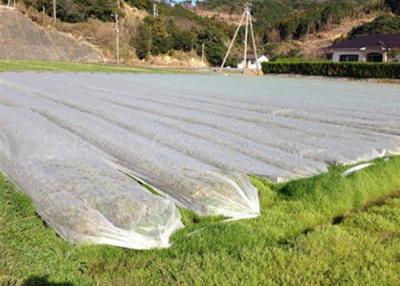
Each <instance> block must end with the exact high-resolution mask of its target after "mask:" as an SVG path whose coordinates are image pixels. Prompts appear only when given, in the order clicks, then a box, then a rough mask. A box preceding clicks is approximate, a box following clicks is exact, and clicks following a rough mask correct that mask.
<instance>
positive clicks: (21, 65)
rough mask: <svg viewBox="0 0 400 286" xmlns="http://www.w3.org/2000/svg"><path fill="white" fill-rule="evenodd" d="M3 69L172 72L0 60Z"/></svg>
mask: <svg viewBox="0 0 400 286" xmlns="http://www.w3.org/2000/svg"><path fill="white" fill-rule="evenodd" d="M4 71H54V72H107V73H138V72H140V73H143V72H145V73H165V72H168V73H171V72H172V73H174V72H184V71H178V70H171V69H168V70H166V69H158V68H139V67H129V66H123V65H110V64H108V65H105V64H82V63H73V62H46V61H16V60H0V72H4Z"/></svg>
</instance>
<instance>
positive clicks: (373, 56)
mask: <svg viewBox="0 0 400 286" xmlns="http://www.w3.org/2000/svg"><path fill="white" fill-rule="evenodd" d="M382 61H383V55H382V54H380V53H370V54H368V55H367V62H382Z"/></svg>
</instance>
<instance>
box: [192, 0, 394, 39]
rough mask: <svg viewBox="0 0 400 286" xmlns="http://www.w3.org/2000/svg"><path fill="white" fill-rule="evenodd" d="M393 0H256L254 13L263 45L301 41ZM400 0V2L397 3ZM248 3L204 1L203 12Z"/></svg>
mask: <svg viewBox="0 0 400 286" xmlns="http://www.w3.org/2000/svg"><path fill="white" fill-rule="evenodd" d="M391 1H393V0H389V1H388V0H253V1H251V3H252V11H253V15H254V17H255V19H256V23H255V26H256V29H257V32H258V34H261V35H263V39H262V40H263V42H267V41H277V40H290V39H299V38H301V37H304V36H307V35H308V34H309V33H313V32H318V31H319V30H321V29H325V28H327V27H328V28H329V26H330V25H332V24H338V23H340V22H341V21H342V20H343V19H344V18H348V17H358V16H359V15H362V14H368V13H371V12H373V11H377V10H379V11H383V10H385V9H388V5H389V4H390V3H389V2H391ZM395 1H397V0H395ZM247 2H248V1H247V0H204V1H201V2H199V5H198V6H199V8H200V9H206V10H207V9H208V10H219V11H224V12H227V13H241V12H242V11H243V7H244V5H245V4H246V3H247Z"/></svg>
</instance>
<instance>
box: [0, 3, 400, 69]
mask: <svg viewBox="0 0 400 286" xmlns="http://www.w3.org/2000/svg"><path fill="white" fill-rule="evenodd" d="M0 1H3V3H4V0H0ZM245 2H246V1H244V0H232V1H227V0H204V1H201V2H200V1H197V5H196V6H190V5H188V4H175V5H170V3H172V2H171V1H162V2H161V3H159V4H158V5H157V10H158V15H159V16H158V17H156V18H154V17H153V16H152V13H153V4H152V3H153V2H152V1H151V0H125V1H121V7H120V8H118V7H117V6H116V2H115V1H113V0H102V1H91V0H84V1H78V0H57V17H58V22H57V24H56V25H54V24H53V23H52V21H51V16H52V9H51V5H49V3H50V2H49V3H48V2H43V1H42V0H21V1H20V2H18V5H17V8H18V9H19V10H20V11H22V12H23V13H24V14H25V15H27V16H28V17H30V18H31V19H32V20H33V21H35V22H36V23H37V24H39V25H41V26H42V27H44V28H45V29H46V30H55V29H57V30H58V31H61V32H64V33H67V34H70V35H72V36H73V37H74V38H76V39H78V41H81V40H83V41H87V42H90V43H91V44H93V45H95V46H97V47H99V48H100V49H101V51H102V53H103V55H104V56H105V57H106V58H107V59H108V60H115V57H116V49H115V36H116V35H115V23H114V22H113V21H114V19H113V17H111V16H110V15H112V14H116V13H118V14H119V15H120V55H121V61H122V62H123V63H127V64H135V65H149V64H152V65H167V66H191V67H200V66H204V65H206V63H204V62H202V61H201V54H202V51H203V47H204V56H205V59H206V62H207V63H208V64H209V65H211V66H218V65H220V64H221V63H222V59H223V57H224V55H225V52H226V50H227V47H228V44H229V41H230V39H231V38H232V36H233V33H234V31H235V26H236V24H237V22H238V21H239V19H240V17H241V13H242V11H243V6H244V4H245ZM392 2H393V1H390V0H337V1H333V0H309V1H297V0H285V1H278V0H258V1H253V5H252V11H253V12H252V13H253V18H254V27H255V33H256V41H257V45H258V46H259V51H260V53H264V54H268V55H270V56H271V57H272V58H276V57H292V56H304V57H307V58H314V57H318V56H320V52H319V50H320V49H321V48H323V47H325V46H327V45H330V44H331V43H332V42H333V41H335V40H337V39H338V38H344V37H347V36H348V34H349V33H351V32H352V31H353V29H354V28H355V27H359V26H362V25H363V24H368V23H370V22H371V21H372V20H374V19H375V18H376V17H378V16H380V15H384V14H385V13H388V11H389V10H390V9H391V10H392V11H393V12H396V11H398V8H397V6H395V5H394V6H393V3H392ZM362 27H363V26H362ZM366 29H367V31H368V29H371V28H368V26H367V27H366ZM239 37H240V38H243V37H244V27H242V29H241V30H240V32H239ZM39 50H40V49H39ZM242 50H243V43H241V42H240V41H238V42H237V43H235V45H234V47H233V50H232V57H231V58H229V59H228V62H227V65H230V66H235V65H236V60H235V58H236V56H237V55H239V54H240V53H242ZM250 52H252V51H251V50H250ZM36 59H41V58H40V57H38V58H36Z"/></svg>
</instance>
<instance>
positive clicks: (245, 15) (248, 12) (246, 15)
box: [220, 4, 260, 74]
mask: <svg viewBox="0 0 400 286" xmlns="http://www.w3.org/2000/svg"><path fill="white" fill-rule="evenodd" d="M243 20H245V21H246V30H245V40H244V56H243V59H244V63H243V73H245V72H246V68H247V66H248V63H247V50H248V39H249V28H250V33H251V37H252V44H253V51H254V56H255V58H256V68H257V74H258V73H259V71H260V65H259V63H258V55H257V47H256V40H255V36H254V29H253V19H252V16H251V9H250V5H249V4H247V5H246V7H245V9H244V12H243V15H242V18H241V19H240V22H239V25H238V26H237V28H236V31H235V34H234V36H233V39H232V41H231V43H230V45H229V48H228V51H227V52H226V55H225V58H224V60H223V62H222V65H221V68H220V72H222V71H223V69H224V66H225V63H226V61H227V59H228V57H229V54H230V52H231V50H232V47H233V44H234V42H235V40H236V38H237V35H238V33H239V30H240V28H241V26H242V23H243Z"/></svg>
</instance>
